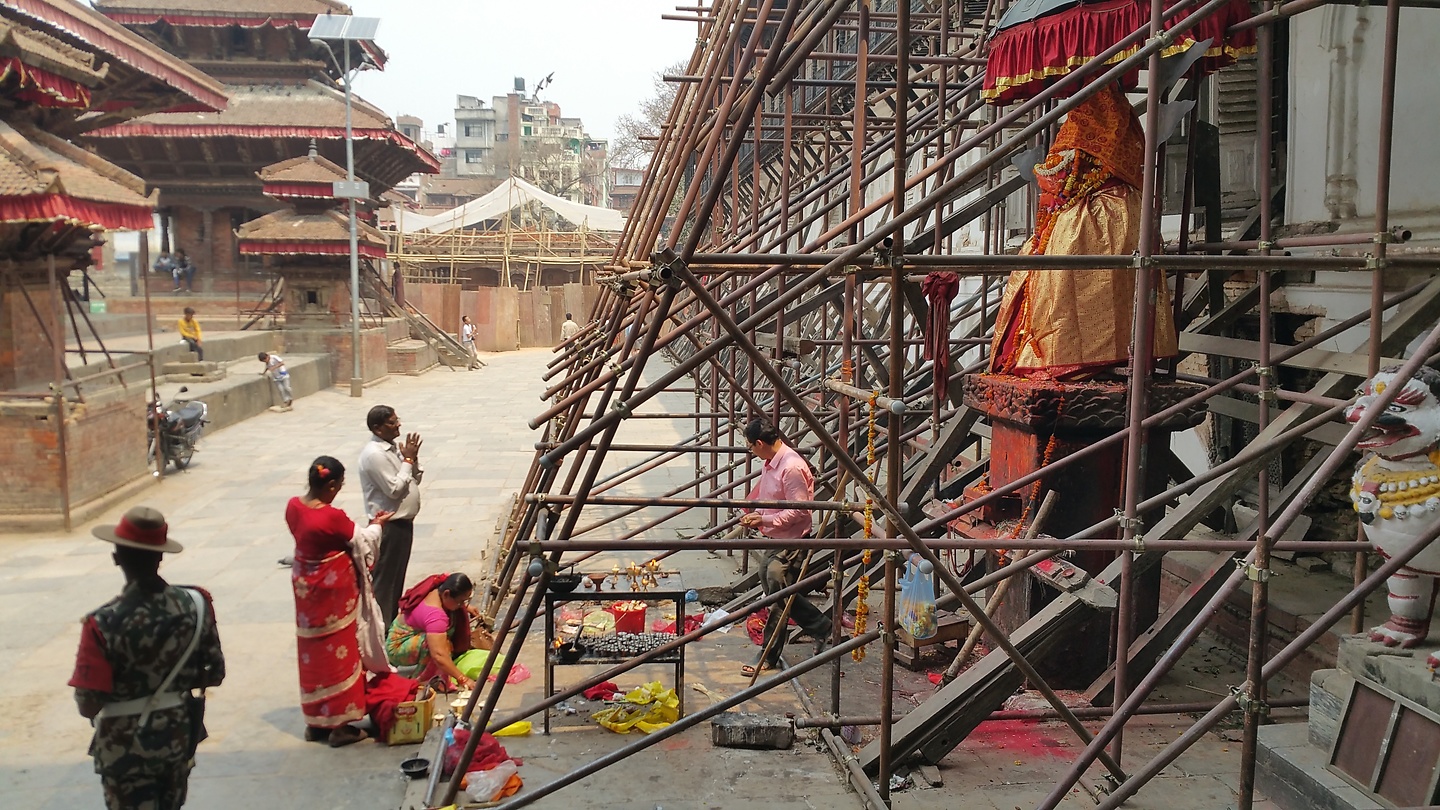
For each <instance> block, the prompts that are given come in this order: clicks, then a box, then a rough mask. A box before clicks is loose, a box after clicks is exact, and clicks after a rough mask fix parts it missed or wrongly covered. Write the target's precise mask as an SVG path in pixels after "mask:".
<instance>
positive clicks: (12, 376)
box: [0, 286, 55, 391]
mask: <svg viewBox="0 0 1440 810" xmlns="http://www.w3.org/2000/svg"><path fill="white" fill-rule="evenodd" d="M27 289H28V290H29V293H30V300H31V301H33V302H34V303H35V307H36V308H37V309H39V310H40V313H41V315H42V316H47V317H48V315H49V313H50V306H51V305H50V301H51V298H50V290H49V288H48V287H43V286H37V287H29V288H27ZM45 328H46V329H49V328H50V324H49V323H48V322H47V323H46V324H45ZM54 363H55V359H54V356H53V355H52V354H51V349H50V344H49V342H47V341H46V340H45V338H44V333H43V332H41V330H40V324H39V323H37V322H36V320H35V313H33V312H31V310H30V305H29V304H27V303H26V302H25V296H24V294H23V293H21V292H20V290H18V289H13V288H11V289H7V290H5V291H4V292H0V391H6V390H15V389H20V388H26V387H32V386H35V385H40V384H43V383H45V382H47V381H50V380H54V379H55V371H54V370H55V366H54Z"/></svg>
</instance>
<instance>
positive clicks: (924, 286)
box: [920, 270, 960, 409]
mask: <svg viewBox="0 0 1440 810" xmlns="http://www.w3.org/2000/svg"><path fill="white" fill-rule="evenodd" d="M920 289H921V290H922V291H924V293H925V298H926V300H927V301H928V302H929V304H930V315H929V318H928V319H927V321H926V324H925V359H926V360H929V361H931V375H932V376H933V378H934V379H933V381H932V383H931V386H930V387H931V391H930V393H931V395H932V396H933V397H934V398H935V407H936V408H937V409H938V408H939V407H940V406H941V405H942V404H943V403H944V402H945V397H946V395H947V393H948V391H949V382H950V302H951V301H953V300H955V294H956V293H958V292H960V276H959V275H957V274H955V273H952V272H950V271H949V270H941V271H938V272H934V273H929V274H927V275H926V276H925V280H924V281H923V282H921V283H920Z"/></svg>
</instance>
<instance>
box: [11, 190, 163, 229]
mask: <svg viewBox="0 0 1440 810" xmlns="http://www.w3.org/2000/svg"><path fill="white" fill-rule="evenodd" d="M154 215H155V209H153V208H151V207H149V206H148V205H147V206H141V205H121V204H120V203H100V202H90V201H88V200H81V199H78V198H75V197H69V196H66V195H64V194H45V195H42V196H33V195H31V196H24V197H0V222H4V223H16V222H70V223H75V224H78V225H84V226H86V227H88V228H97V229H101V230H106V231H119V230H125V231H148V230H150V229H151V228H153V227H155V219H154Z"/></svg>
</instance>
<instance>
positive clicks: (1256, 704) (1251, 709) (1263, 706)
mask: <svg viewBox="0 0 1440 810" xmlns="http://www.w3.org/2000/svg"><path fill="white" fill-rule="evenodd" d="M1230 694H1231V695H1234V696H1235V705H1236V706H1238V707H1239V708H1240V711H1242V712H1244V713H1246V714H1256V715H1259V716H1260V717H1265V716H1266V715H1268V714H1270V704H1269V703H1266V702H1265V701H1264V700H1261V699H1260V698H1257V697H1251V696H1250V693H1249V692H1248V691H1247V690H1246V689H1245V687H1244V686H1232V687H1230Z"/></svg>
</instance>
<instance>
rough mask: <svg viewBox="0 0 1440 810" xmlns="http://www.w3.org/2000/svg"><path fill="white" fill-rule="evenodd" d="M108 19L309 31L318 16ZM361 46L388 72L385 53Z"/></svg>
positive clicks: (120, 14) (124, 14) (117, 15)
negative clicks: (268, 27)
mask: <svg viewBox="0 0 1440 810" xmlns="http://www.w3.org/2000/svg"><path fill="white" fill-rule="evenodd" d="M105 16H107V17H109V18H110V19H112V20H114V21H115V22H118V23H120V24H121V25H154V24H155V23H157V22H162V21H163V22H166V23H169V24H170V25H173V26H175V27H177V28H182V27H187V28H225V27H228V26H231V25H238V26H240V27H241V28H264V27H266V26H270V27H272V28H300V29H303V30H306V31H308V30H310V28H311V27H312V26H313V25H315V16H316V15H314V14H302V15H300V16H298V17H285V16H276V15H270V16H266V17H250V16H239V15H235V16H226V15H223V14H174V13H168V12H167V13H161V14H154V13H151V14H141V13H137V12H133V11H111V12H107V13H106V15H105ZM360 47H361V48H362V49H364V51H365V53H367V54H369V55H370V58H371V59H372V60H373V61H374V62H375V66H376V67H378V68H380V69H381V70H384V69H385V62H386V61H387V60H386V56H385V51H383V50H381V49H380V47H379V46H377V45H375V44H373V43H370V42H362V43H361V44H360Z"/></svg>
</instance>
